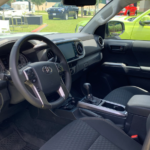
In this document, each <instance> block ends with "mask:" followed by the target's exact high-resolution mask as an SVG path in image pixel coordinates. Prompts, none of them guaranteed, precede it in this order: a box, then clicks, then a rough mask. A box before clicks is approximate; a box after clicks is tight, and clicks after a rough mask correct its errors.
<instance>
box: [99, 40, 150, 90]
mask: <svg viewBox="0 0 150 150" xmlns="http://www.w3.org/2000/svg"><path fill="white" fill-rule="evenodd" d="M100 70H101V72H102V73H103V74H108V75H109V76H111V77H113V78H114V80H115V81H116V82H117V83H116V85H118V87H120V86H128V85H133V86H139V87H141V88H143V89H145V90H148V91H150V42H149V41H131V40H117V39H116V40H115V39H106V40H105V49H104V50H103V62H102V64H101V69H100ZM121 81H122V82H121ZM123 81H124V82H123ZM120 83H122V84H120ZM110 84H111V83H110ZM114 88H116V87H114Z"/></svg>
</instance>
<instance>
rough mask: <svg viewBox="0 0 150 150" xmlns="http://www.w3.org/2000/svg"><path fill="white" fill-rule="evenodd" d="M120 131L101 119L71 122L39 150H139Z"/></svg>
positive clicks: (135, 144)
mask: <svg viewBox="0 0 150 150" xmlns="http://www.w3.org/2000/svg"><path fill="white" fill-rule="evenodd" d="M141 148H142V147H141V145H140V144H138V143H137V142H136V141H134V140H132V139H131V138H130V137H129V136H127V135H126V134H125V133H124V132H123V131H122V130H121V129H119V128H118V127H116V126H115V125H113V124H112V123H109V122H107V121H105V120H104V119H101V118H92V117H90V118H83V119H80V120H76V121H73V122H72V123H70V124H69V125H67V126H66V127H65V128H63V129H62V130H61V131H60V132H59V133H57V134H56V135H55V136H54V137H53V138H51V139H50V140H49V141H48V142H47V143H46V144H44V145H43V146H42V147H41V148H40V150H141Z"/></svg>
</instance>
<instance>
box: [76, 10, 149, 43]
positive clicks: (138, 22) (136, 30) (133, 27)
mask: <svg viewBox="0 0 150 150" xmlns="http://www.w3.org/2000/svg"><path fill="white" fill-rule="evenodd" d="M110 21H111V22H112V21H115V22H116V21H119V22H123V23H124V26H125V31H124V32H123V33H122V34H121V35H119V37H120V38H121V39H128V40H129V39H130V40H150V36H149V35H150V9H149V10H147V11H146V12H144V13H142V14H141V15H139V16H115V17H114V18H112V19H111V20H110ZM88 22H89V20H85V21H81V22H80V23H78V24H77V26H76V29H75V31H76V32H80V31H81V30H82V29H83V27H84V26H85V25H86V24H87V23H88Z"/></svg>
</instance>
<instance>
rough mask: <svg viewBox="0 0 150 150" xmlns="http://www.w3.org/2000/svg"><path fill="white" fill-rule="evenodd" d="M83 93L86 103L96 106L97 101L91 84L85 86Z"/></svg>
mask: <svg viewBox="0 0 150 150" xmlns="http://www.w3.org/2000/svg"><path fill="white" fill-rule="evenodd" d="M83 93H84V95H85V96H86V101H87V102H90V103H91V104H95V103H96V102H97V101H96V100H95V99H94V98H93V95H92V87H91V84H90V83H84V84H83Z"/></svg>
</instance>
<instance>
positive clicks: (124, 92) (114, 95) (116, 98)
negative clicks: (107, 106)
mask: <svg viewBox="0 0 150 150" xmlns="http://www.w3.org/2000/svg"><path fill="white" fill-rule="evenodd" d="M134 95H150V93H149V92H148V91H146V90H144V89H141V88H139V87H136V86H124V87H121V88H117V89H115V90H113V91H112V92H110V93H109V94H108V95H107V96H106V97H105V98H104V100H107V101H111V102H114V103H118V104H122V105H124V106H126V105H127V103H128V101H129V100H130V99H131V97H132V96H134Z"/></svg>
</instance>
